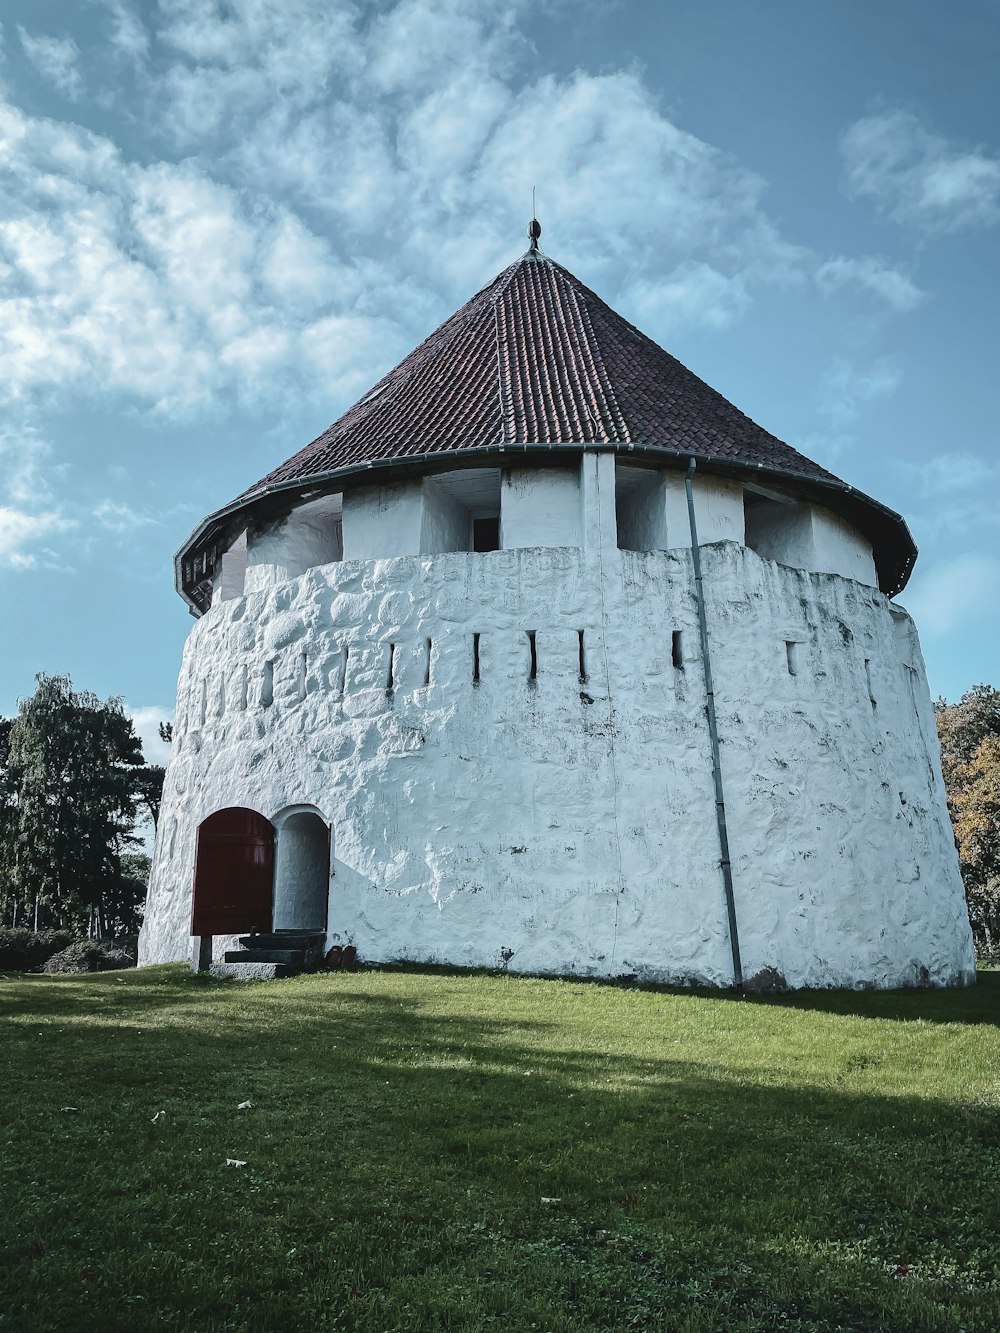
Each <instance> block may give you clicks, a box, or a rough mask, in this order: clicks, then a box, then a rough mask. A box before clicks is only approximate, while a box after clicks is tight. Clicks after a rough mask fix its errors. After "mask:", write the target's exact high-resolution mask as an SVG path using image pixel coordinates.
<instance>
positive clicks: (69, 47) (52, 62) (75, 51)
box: [17, 24, 83, 101]
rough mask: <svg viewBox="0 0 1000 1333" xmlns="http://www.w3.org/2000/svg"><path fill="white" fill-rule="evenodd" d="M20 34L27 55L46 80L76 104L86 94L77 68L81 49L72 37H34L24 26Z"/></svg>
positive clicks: (18, 29) (19, 27)
mask: <svg viewBox="0 0 1000 1333" xmlns="http://www.w3.org/2000/svg"><path fill="white" fill-rule="evenodd" d="M17 33H18V36H19V37H20V39H21V47H22V49H23V51H24V54H25V55H26V56H27V57H28V59H29V60H30V61H31V63H32V64H33V65H34V67H35V69H37V70H38V72H39V74H41V76H42V78H44V79H48V81H49V82H50V83H51V84H52V85H53V86H54V87H55V88H58V90H59V91H60V92H61V93H64V94H65V95H66V96H67V97H69V98H71V99H73V100H74V101H75V100H76V99H77V98H78V97H79V96H80V95H81V94H82V92H83V80H82V79H81V77H80V71H79V69H78V68H77V61H78V60H79V57H80V48H79V47H78V46H77V44H76V42H74V41H73V39H72V37H44V36H38V37H33V36H32V35H31V33H29V32H26V31H25V30H24V28H22V27H21V25H20V24H18V26H17Z"/></svg>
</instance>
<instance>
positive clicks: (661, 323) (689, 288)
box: [622, 262, 751, 330]
mask: <svg viewBox="0 0 1000 1333" xmlns="http://www.w3.org/2000/svg"><path fill="white" fill-rule="evenodd" d="M750 299H751V298H750V294H749V292H748V290H747V284H746V280H745V279H744V278H743V276H742V275H740V274H737V275H736V276H735V277H727V276H726V275H725V274H723V273H720V272H719V271H718V269H714V268H712V267H711V265H710V264H700V263H695V262H690V263H686V264H680V265H678V267H677V268H675V269H674V271H673V272H672V273H670V274H668V275H667V277H665V278H664V279H662V281H653V282H637V283H634V284H633V285H632V287H631V288H629V289H627V290H626V291H625V292H624V293H623V299H622V310H623V313H625V314H627V315H629V316H631V317H632V319H633V323H635V324H637V325H638V326H639V327H640V328H643V327H646V328H655V329H657V330H669V329H672V328H676V327H678V326H679V325H694V326H698V325H703V326H705V327H707V328H712V329H722V328H725V327H726V325H728V324H731V323H732V322H733V321H734V320H735V319H738V318H739V316H740V315H742V314H743V312H744V311H745V310H746V308H747V306H749V305H750Z"/></svg>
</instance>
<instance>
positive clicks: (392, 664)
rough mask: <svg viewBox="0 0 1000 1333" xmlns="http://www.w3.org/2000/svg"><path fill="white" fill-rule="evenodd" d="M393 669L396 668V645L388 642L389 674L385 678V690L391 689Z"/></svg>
mask: <svg viewBox="0 0 1000 1333" xmlns="http://www.w3.org/2000/svg"><path fill="white" fill-rule="evenodd" d="M395 670H396V645H395V644H394V643H390V644H389V675H388V678H387V679H386V682H385V688H386V689H387V690H391V689H392V687H393V677H394V675H395Z"/></svg>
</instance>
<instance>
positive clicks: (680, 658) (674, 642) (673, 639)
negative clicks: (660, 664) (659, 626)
mask: <svg viewBox="0 0 1000 1333" xmlns="http://www.w3.org/2000/svg"><path fill="white" fill-rule="evenodd" d="M670 660H671V662H673V664H674V670H675V671H683V670H684V631H683V630H679V629H675V630H674V632H673V634H671V636H670Z"/></svg>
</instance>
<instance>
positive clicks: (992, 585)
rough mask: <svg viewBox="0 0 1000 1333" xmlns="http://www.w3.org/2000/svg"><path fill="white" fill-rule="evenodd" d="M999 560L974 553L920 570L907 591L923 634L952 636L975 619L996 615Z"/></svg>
mask: <svg viewBox="0 0 1000 1333" xmlns="http://www.w3.org/2000/svg"><path fill="white" fill-rule="evenodd" d="M998 587H1000V559H998V558H997V557H996V556H995V555H990V554H985V553H981V552H971V553H967V554H964V555H959V556H955V557H954V558H953V559H951V560H945V561H942V562H941V563H940V564H936V565H931V566H930V568H929V569H926V570H918V572H917V573H916V574H915V575H914V578H913V580H912V582H911V583H910V585H909V587H908V588H907V590H906V596H905V599H904V600H905V602H906V607H907V609H908V610H909V611H910V613H911V614H912V615H913V617H914V619H915V620H916V622H917V624H918V625H919V626H920V627H921V630H922V632H923V633H924V634H932V635H941V634H951V633H953V632H954V631H955V630H958V629H960V628H961V627H962V626H963V625H965V624H966V623H967V622H968V621H970V620H971V619H972V618H973V617H979V616H982V615H983V614H984V612H985V613H988V614H990V615H992V614H994V612H995V608H996V602H997V588H998Z"/></svg>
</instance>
